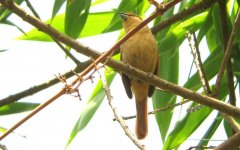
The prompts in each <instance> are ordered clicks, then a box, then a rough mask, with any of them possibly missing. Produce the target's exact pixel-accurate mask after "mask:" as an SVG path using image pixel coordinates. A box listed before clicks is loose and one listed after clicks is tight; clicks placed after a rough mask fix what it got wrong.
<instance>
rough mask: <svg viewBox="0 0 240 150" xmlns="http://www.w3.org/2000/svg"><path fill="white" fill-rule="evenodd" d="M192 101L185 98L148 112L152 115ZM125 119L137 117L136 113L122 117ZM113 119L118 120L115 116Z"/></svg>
mask: <svg viewBox="0 0 240 150" xmlns="http://www.w3.org/2000/svg"><path fill="white" fill-rule="evenodd" d="M188 102H190V100H184V101H181V102H179V103H176V104H172V105H168V106H166V107H163V108H159V109H155V110H154V111H150V112H148V115H152V114H156V113H158V112H161V111H166V110H169V109H173V108H175V107H177V106H180V105H183V104H186V103H188ZM122 118H123V119H124V120H129V119H133V118H136V115H133V116H128V117H122ZM113 121H116V119H115V118H114V119H113Z"/></svg>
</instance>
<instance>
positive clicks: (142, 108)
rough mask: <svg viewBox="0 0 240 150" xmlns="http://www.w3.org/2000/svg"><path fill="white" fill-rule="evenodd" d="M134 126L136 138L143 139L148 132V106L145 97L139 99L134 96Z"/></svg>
mask: <svg viewBox="0 0 240 150" xmlns="http://www.w3.org/2000/svg"><path fill="white" fill-rule="evenodd" d="M136 110H137V115H136V128H135V132H136V135H137V138H138V139H143V138H145V136H146V135H147V132H148V108H147V97H145V98H143V99H140V98H138V99H137V98H136Z"/></svg>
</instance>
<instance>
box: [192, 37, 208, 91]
mask: <svg viewBox="0 0 240 150" xmlns="http://www.w3.org/2000/svg"><path fill="white" fill-rule="evenodd" d="M187 39H188V42H189V46H190V48H191V50H192V54H193V58H194V63H195V65H196V68H197V71H198V74H199V77H200V81H201V83H202V85H203V89H204V91H205V94H206V95H209V94H211V93H212V92H211V89H210V86H209V83H208V80H207V77H206V74H205V72H204V70H203V64H202V60H201V56H200V51H199V48H198V43H197V39H196V36H195V33H193V35H191V34H190V33H187Z"/></svg>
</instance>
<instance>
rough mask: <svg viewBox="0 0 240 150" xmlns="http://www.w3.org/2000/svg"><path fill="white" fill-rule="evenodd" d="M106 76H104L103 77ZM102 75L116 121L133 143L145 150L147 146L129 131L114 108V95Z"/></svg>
mask: <svg viewBox="0 0 240 150" xmlns="http://www.w3.org/2000/svg"><path fill="white" fill-rule="evenodd" d="M103 76H104V75H103ZM103 76H101V75H100V78H101V79H102V83H103V88H104V90H105V93H106V96H107V99H108V104H109V106H110V107H111V109H112V111H113V114H114V117H115V118H116V120H117V121H118V123H119V124H120V125H121V127H122V129H123V130H124V132H125V134H126V135H127V136H128V137H129V138H130V139H131V140H132V142H133V143H134V144H135V145H136V146H137V147H138V148H139V149H141V150H144V149H145V146H144V145H142V144H141V143H140V141H139V140H138V139H137V138H136V136H134V134H133V133H132V132H131V131H130V130H129V128H128V126H127V125H126V123H125V122H124V120H123V118H122V117H121V116H119V115H118V113H117V110H116V108H115V107H114V106H113V104H112V95H111V93H110V89H109V87H108V85H107V82H106V79H105V76H104V77H103Z"/></svg>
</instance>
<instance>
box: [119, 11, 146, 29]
mask: <svg viewBox="0 0 240 150" xmlns="http://www.w3.org/2000/svg"><path fill="white" fill-rule="evenodd" d="M119 14H120V17H121V19H122V21H123V27H124V29H125V31H126V32H128V31H129V30H131V29H132V28H134V27H136V26H137V25H138V24H140V23H141V22H142V18H140V17H139V16H137V15H135V14H134V13H119Z"/></svg>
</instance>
